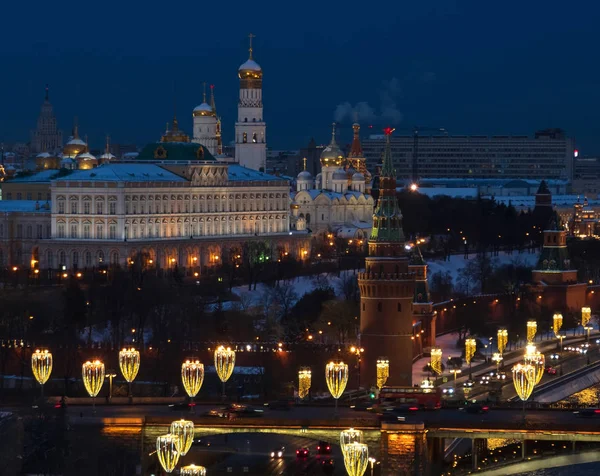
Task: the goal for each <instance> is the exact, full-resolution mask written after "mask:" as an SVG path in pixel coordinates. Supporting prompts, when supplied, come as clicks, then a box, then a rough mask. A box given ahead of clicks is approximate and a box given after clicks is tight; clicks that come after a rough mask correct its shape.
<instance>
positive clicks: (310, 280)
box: [223, 270, 360, 309]
mask: <svg viewBox="0 0 600 476" xmlns="http://www.w3.org/2000/svg"><path fill="white" fill-rule="evenodd" d="M359 271H360V270H359ZM357 275H358V271H357V272H355V271H354V270H344V271H342V272H341V273H340V276H338V275H337V273H322V274H320V275H315V276H299V277H297V278H294V279H291V280H289V281H282V283H280V284H290V285H291V286H292V287H293V289H294V291H295V293H296V295H297V297H298V299H300V298H301V297H302V296H304V295H305V294H307V293H310V292H312V291H314V290H315V289H316V288H318V287H319V286H322V285H325V286H330V287H331V288H333V291H334V293H335V294H336V296H337V297H338V298H340V297H342V296H343V290H342V284H343V282H344V280H345V279H347V278H348V277H350V276H357ZM269 289H270V287H269V286H268V285H266V284H265V283H258V284H257V285H256V291H254V287H252V291H248V285H247V284H246V285H244V286H236V287H234V288H233V289H232V292H233V293H234V294H236V295H237V296H239V297H240V299H242V300H246V301H247V303H248V304H247V305H248V307H252V306H258V305H259V304H260V302H261V299H262V296H263V294H264V293H265V291H267V290H269ZM233 305H234V304H233V302H232V301H229V302H225V303H223V309H231V307H232V306H233Z"/></svg>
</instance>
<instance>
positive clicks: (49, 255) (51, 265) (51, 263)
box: [0, 250, 54, 268]
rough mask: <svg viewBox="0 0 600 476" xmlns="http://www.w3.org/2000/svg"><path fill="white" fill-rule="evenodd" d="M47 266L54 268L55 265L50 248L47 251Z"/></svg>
mask: <svg viewBox="0 0 600 476" xmlns="http://www.w3.org/2000/svg"><path fill="white" fill-rule="evenodd" d="M0 264H1V263H0ZM46 266H47V267H48V268H52V267H53V266H54V263H53V259H52V251H50V250H48V251H46Z"/></svg>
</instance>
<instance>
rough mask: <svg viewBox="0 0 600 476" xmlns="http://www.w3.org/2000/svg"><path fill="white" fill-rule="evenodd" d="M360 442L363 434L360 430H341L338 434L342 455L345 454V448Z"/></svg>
mask: <svg viewBox="0 0 600 476" xmlns="http://www.w3.org/2000/svg"><path fill="white" fill-rule="evenodd" d="M362 442H363V432H362V431H361V430H355V429H354V428H350V429H349V430H342V431H341V432H340V448H341V449H342V454H345V453H346V446H348V445H350V444H352V443H362Z"/></svg>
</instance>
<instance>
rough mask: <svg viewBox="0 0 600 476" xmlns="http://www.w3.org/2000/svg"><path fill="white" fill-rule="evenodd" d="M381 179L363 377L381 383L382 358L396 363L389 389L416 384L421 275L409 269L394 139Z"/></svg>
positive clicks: (362, 277)
mask: <svg viewBox="0 0 600 476" xmlns="http://www.w3.org/2000/svg"><path fill="white" fill-rule="evenodd" d="M384 132H385V135H386V146H385V152H384V156H383V168H382V171H381V177H380V189H379V200H378V202H377V207H376V208H375V211H374V213H373V229H372V232H371V237H370V239H369V256H367V258H366V259H365V271H364V272H363V273H360V274H359V276H358V284H359V288H360V345H361V346H362V347H363V348H364V349H365V352H364V354H363V357H362V358H361V366H362V368H361V375H364V376H365V383H366V384H367V385H374V384H375V381H376V376H377V372H376V364H377V359H378V358H379V357H386V358H387V359H388V360H389V362H390V375H389V378H388V381H387V383H386V385H391V386H411V385H412V358H413V342H412V341H413V339H412V337H413V297H414V295H415V274H414V273H412V272H411V270H410V269H409V264H410V263H409V258H408V256H407V255H406V252H405V248H404V246H405V239H404V232H403V230H402V213H401V211H400V208H399V207H398V200H397V198H396V172H395V170H394V169H393V167H392V153H391V146H390V136H391V134H392V132H393V129H391V128H386V129H384Z"/></svg>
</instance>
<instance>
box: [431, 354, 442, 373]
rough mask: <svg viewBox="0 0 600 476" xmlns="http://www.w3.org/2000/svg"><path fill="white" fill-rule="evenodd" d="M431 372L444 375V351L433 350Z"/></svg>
mask: <svg viewBox="0 0 600 476" xmlns="http://www.w3.org/2000/svg"><path fill="white" fill-rule="evenodd" d="M431 370H433V371H434V372H435V373H436V374H437V375H441V373H442V349H440V348H433V349H431Z"/></svg>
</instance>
